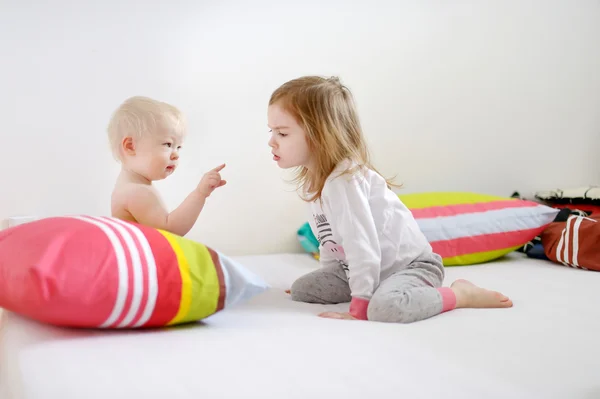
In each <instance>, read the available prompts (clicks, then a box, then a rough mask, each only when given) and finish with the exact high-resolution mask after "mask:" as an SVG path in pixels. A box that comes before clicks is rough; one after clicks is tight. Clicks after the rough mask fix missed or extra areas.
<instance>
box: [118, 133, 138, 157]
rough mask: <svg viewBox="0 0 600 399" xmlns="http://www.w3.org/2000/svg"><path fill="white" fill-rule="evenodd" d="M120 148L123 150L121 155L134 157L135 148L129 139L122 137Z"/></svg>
mask: <svg viewBox="0 0 600 399" xmlns="http://www.w3.org/2000/svg"><path fill="white" fill-rule="evenodd" d="M121 147H122V148H123V153H124V154H125V155H135V146H134V144H133V139H132V138H131V137H124V138H123V141H122V142H121Z"/></svg>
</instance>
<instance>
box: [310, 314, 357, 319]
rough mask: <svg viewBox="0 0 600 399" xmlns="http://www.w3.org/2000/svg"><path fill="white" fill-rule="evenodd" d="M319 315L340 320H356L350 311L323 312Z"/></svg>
mask: <svg viewBox="0 0 600 399" xmlns="http://www.w3.org/2000/svg"><path fill="white" fill-rule="evenodd" d="M319 317H324V318H327V319H340V320H358V319H357V318H356V317H354V316H352V315H351V314H350V313H346V312H344V313H341V312H323V313H321V314H319Z"/></svg>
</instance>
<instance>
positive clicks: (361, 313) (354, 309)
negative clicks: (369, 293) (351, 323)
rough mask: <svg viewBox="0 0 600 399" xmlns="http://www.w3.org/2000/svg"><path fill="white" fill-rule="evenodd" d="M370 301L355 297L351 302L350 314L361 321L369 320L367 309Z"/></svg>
mask: <svg viewBox="0 0 600 399" xmlns="http://www.w3.org/2000/svg"><path fill="white" fill-rule="evenodd" d="M368 307H369V301H368V300H367V299H363V298H356V297H353V298H352V301H350V312H349V313H350V314H351V315H352V316H354V317H356V318H357V319H359V320H367V308H368Z"/></svg>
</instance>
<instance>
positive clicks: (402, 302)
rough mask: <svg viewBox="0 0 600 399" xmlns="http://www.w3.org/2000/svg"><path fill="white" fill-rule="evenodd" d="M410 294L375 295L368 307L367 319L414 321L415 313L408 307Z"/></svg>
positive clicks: (391, 321)
mask: <svg viewBox="0 0 600 399" xmlns="http://www.w3.org/2000/svg"><path fill="white" fill-rule="evenodd" d="M407 304H408V295H407V294H401V295H399V296H394V297H385V296H377V295H376V296H374V297H373V298H371V301H370V302H369V307H368V308H367V319H369V320H371V321H378V322H382V323H412V322H413V321H415V317H413V316H414V315H412V312H410V310H409V309H408V307H407Z"/></svg>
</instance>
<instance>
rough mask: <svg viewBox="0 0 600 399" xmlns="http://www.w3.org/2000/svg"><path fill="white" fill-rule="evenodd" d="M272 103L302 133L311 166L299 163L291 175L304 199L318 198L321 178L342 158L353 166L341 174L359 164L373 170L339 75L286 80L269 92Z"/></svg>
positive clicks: (321, 186)
mask: <svg viewBox="0 0 600 399" xmlns="http://www.w3.org/2000/svg"><path fill="white" fill-rule="evenodd" d="M273 104H277V105H279V106H280V107H282V108H283V109H284V110H285V111H286V112H288V113H290V114H291V115H292V116H293V117H294V118H295V119H296V122H298V124H299V125H300V126H301V127H302V128H303V129H304V132H305V133H306V139H307V142H308V147H309V150H310V152H311V155H312V157H313V160H314V170H313V169H311V170H310V171H309V170H308V169H307V168H306V167H300V168H299V170H298V172H297V174H296V178H295V179H294V181H295V182H296V183H298V185H299V188H302V191H303V193H304V194H305V195H303V199H304V200H305V201H315V200H317V199H320V198H321V194H322V192H323V186H324V185H325V181H326V180H327V178H328V177H329V175H331V173H332V172H333V170H334V169H335V168H336V166H338V164H340V163H341V162H342V161H344V160H346V159H350V160H351V161H354V162H355V163H356V165H357V166H356V168H351V169H348V170H345V171H343V172H342V174H351V173H354V172H355V171H356V170H357V169H362V168H369V169H372V170H374V171H376V172H377V170H376V169H375V168H374V167H373V165H372V164H371V161H370V155H369V150H368V148H367V144H366V142H365V139H364V137H363V132H362V128H361V126H360V121H359V119H358V112H357V111H356V106H355V104H354V99H353V96H352V93H351V92H350V90H349V89H348V88H347V87H346V86H344V85H343V84H342V83H341V82H340V80H339V78H337V77H331V78H323V77H320V76H304V77H300V78H297V79H293V80H290V81H288V82H286V83H284V84H283V85H281V86H280V87H279V88H277V90H275V91H274V92H273V94H272V95H271V99H270V100H269V105H273ZM387 183H388V186H390V185H393V184H392V183H391V181H387Z"/></svg>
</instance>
